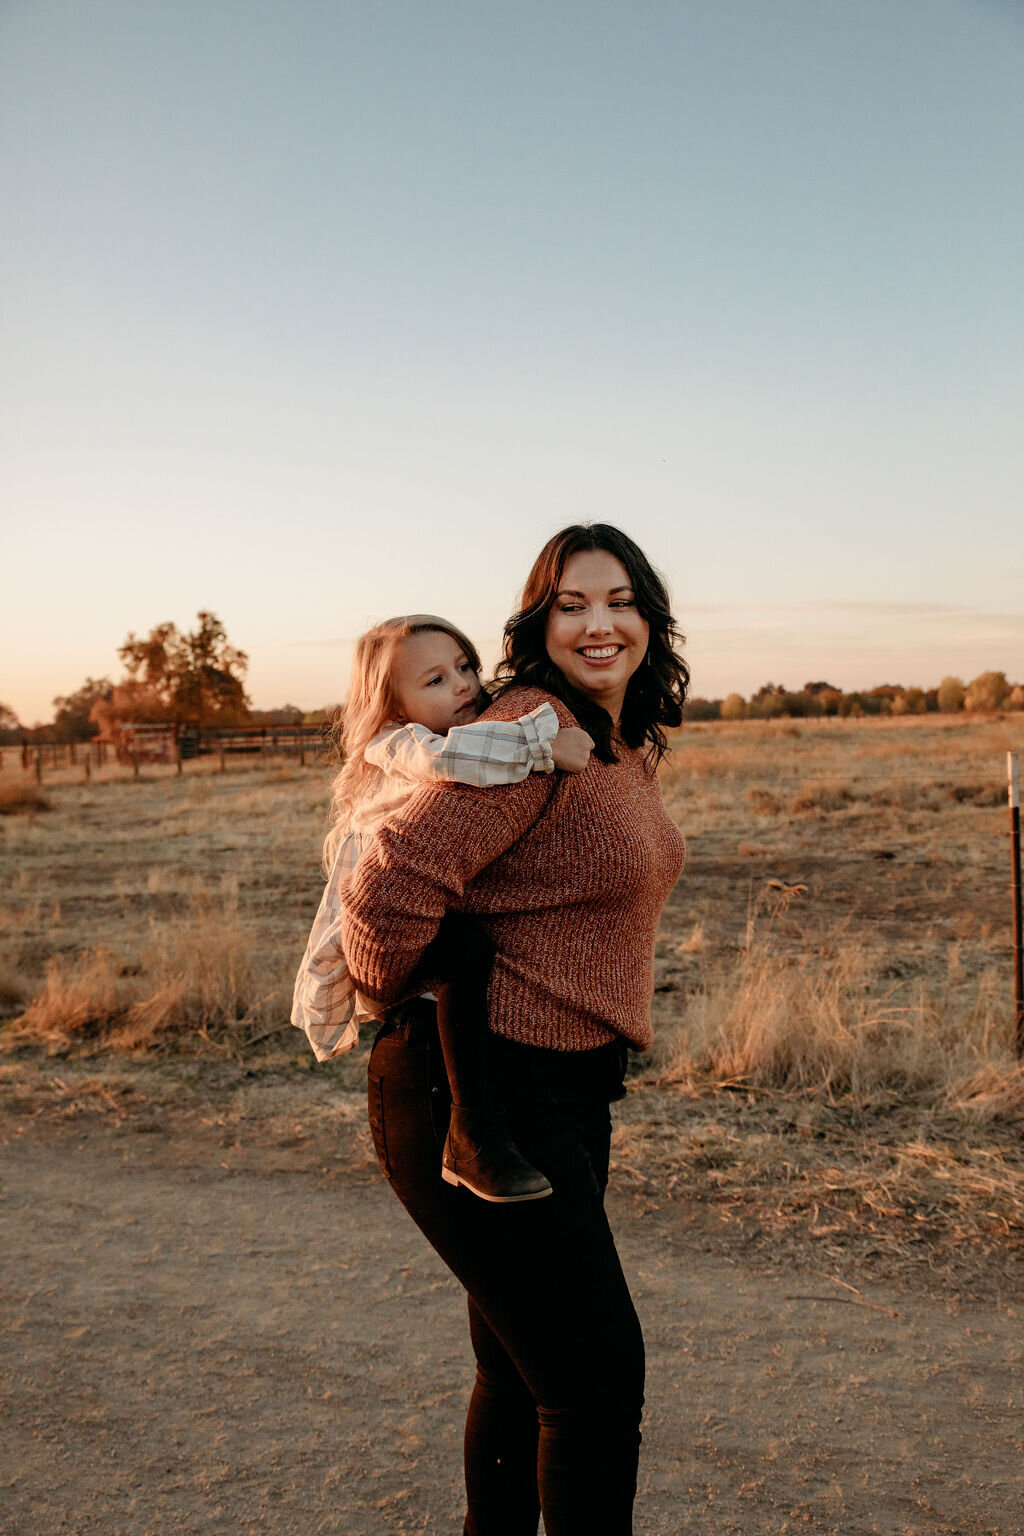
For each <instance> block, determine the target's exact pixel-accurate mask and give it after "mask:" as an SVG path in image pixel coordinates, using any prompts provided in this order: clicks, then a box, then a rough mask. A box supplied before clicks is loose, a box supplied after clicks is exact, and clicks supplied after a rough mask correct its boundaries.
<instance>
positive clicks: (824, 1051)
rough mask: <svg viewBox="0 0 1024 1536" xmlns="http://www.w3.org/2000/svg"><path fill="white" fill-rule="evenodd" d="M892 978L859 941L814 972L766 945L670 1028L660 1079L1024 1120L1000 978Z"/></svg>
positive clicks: (719, 974) (759, 944)
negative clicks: (904, 1100) (952, 981)
mask: <svg viewBox="0 0 1024 1536" xmlns="http://www.w3.org/2000/svg"><path fill="white" fill-rule="evenodd" d="M881 969H882V967H881V965H880V963H879V956H877V955H872V953H871V951H870V950H869V949H868V948H867V947H866V946H865V945H864V944H863V942H859V941H857V940H849V941H847V942H844V943H841V944H840V945H839V947H838V948H836V949H835V950H834V951H829V950H826V951H825V952H823V953H821V954H819V955H817V956H815V957H814V959H813V962H812V961H811V959H810V957H804V958H803V959H801V958H799V957H795V956H792V955H785V954H779V953H777V952H774V951H773V949H772V947H771V941H770V934H769V935H767V936H764V937H756V938H755V940H754V942H753V943H752V944H751V946H750V948H749V949H748V950H746V951H745V952H742V953H741V954H740V955H739V957H738V958H737V959H736V960H735V961H734V962H732V963H729V964H726V963H723V962H719V963H718V964H717V965H716V966H715V967H714V968H712V970H711V971H710V972H709V974H708V975H707V976H706V977H705V979H703V980H702V981H701V983H700V985H699V986H698V987H697V988H696V989H695V990H694V991H693V992H692V993H691V995H690V996H689V997H688V998H687V999H686V1000H685V1003H684V1004H683V1006H682V1007H681V1008H679V1010H678V1012H677V1014H676V1017H675V1019H674V1020H673V1021H672V1022H671V1023H670V1024H669V1025H668V1026H667V1027H664V1026H663V1027H662V1030H661V1032H660V1036H659V1038H658V1041H657V1044H656V1049H655V1055H654V1059H653V1061H652V1064H651V1075H652V1076H653V1077H654V1078H655V1079H656V1080H657V1081H659V1082H660V1083H662V1084H672V1083H678V1084H684V1085H686V1086H689V1087H693V1086H695V1085H696V1084H699V1083H707V1082H713V1083H717V1084H719V1085H729V1086H737V1085H750V1086H753V1087H770V1088H777V1089H781V1090H783V1091H785V1092H790V1093H801V1094H810V1095H812V1096H816V1097H821V1098H824V1099H825V1100H827V1101H829V1102H832V1103H835V1102H837V1101H839V1100H848V1101H849V1100H852V1101H853V1102H855V1103H857V1104H860V1105H872V1104H875V1103H878V1102H880V1101H882V1100H884V1099H885V1098H886V1097H887V1096H890V1095H894V1094H895V1095H897V1096H901V1097H908V1098H913V1099H915V1100H916V1101H917V1102H919V1103H921V1104H922V1106H931V1107H934V1108H941V1109H952V1110H962V1111H968V1112H970V1113H971V1114H973V1115H975V1116H980V1117H985V1116H991V1115H996V1114H1020V1113H1022V1112H1024V1071H1022V1069H1021V1067H1020V1065H1019V1064H1018V1062H1017V1060H1016V1055H1015V1052H1014V1048H1013V1039H1012V1030H1011V1028H1010V1027H1009V1019H1008V1014H1007V1008H1006V999H1005V996H1004V995H1003V993H1002V989H1000V988H998V986H997V978H996V977H995V976H993V975H992V974H991V973H989V974H983V975H982V976H981V977H980V978H975V979H974V980H972V981H968V982H961V983H960V984H959V985H956V986H951V985H945V986H942V985H938V984H936V983H935V982H929V981H927V980H916V981H914V982H912V983H909V984H908V983H903V982H893V981H886V980H885V979H884V978H882V977H881V976H880V971H881Z"/></svg>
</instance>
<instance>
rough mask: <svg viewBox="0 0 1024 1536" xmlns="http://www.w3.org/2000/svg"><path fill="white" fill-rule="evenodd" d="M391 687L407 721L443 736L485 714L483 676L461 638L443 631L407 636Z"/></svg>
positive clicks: (436, 630) (395, 667)
mask: <svg viewBox="0 0 1024 1536" xmlns="http://www.w3.org/2000/svg"><path fill="white" fill-rule="evenodd" d="M391 686H392V691H393V692H394V695H395V699H396V700H397V703H398V707H399V710H400V711H401V716H402V719H403V720H406V721H413V722H415V723H416V724H417V725H425V726H426V728H427V730H428V731H434V732H435V733H436V734H437V735H438V736H443V735H444V734H445V733H446V732H447V731H450V730H451V728H452V726H453V725H468V724H469V722H470V721H471V720H475V719H476V717H477V715H478V714H479V713H480V678H479V676H478V675H477V673H476V672H475V671H474V670H473V667H472V664H471V662H470V661H469V658H468V657H467V656H466V653H465V651H464V650H463V649H462V647H461V646H460V645H459V643H458V641H457V640H454V639H453V638H452V636H451V635H446V634H445V633H444V631H443V630H440V629H428V630H423V631H422V632H421V633H420V634H417V635H407V636H406V638H405V639H404V640H402V641H401V642H400V643H399V645H398V649H397V650H396V652H395V659H394V662H393V663H392V669H391Z"/></svg>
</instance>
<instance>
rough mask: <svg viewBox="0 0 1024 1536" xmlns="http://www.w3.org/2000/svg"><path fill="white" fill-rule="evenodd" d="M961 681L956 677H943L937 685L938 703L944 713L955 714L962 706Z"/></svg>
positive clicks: (962, 692) (962, 690)
mask: <svg viewBox="0 0 1024 1536" xmlns="http://www.w3.org/2000/svg"><path fill="white" fill-rule="evenodd" d="M965 692H966V690H965V688H964V685H963V683H962V682H961V680H960V679H959V678H958V677H944V678H943V679H942V682H941V683H940V684H939V686H938V690H937V693H938V705H939V709H940V710H941V711H942V713H943V714H944V715H955V714H956V713H957V711H958V710H961V709H963V707H964V693H965Z"/></svg>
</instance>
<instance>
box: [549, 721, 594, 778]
mask: <svg viewBox="0 0 1024 1536" xmlns="http://www.w3.org/2000/svg"><path fill="white" fill-rule="evenodd" d="M593 749H594V743H593V741H592V740H591V738H590V737H589V736H588V735H587V733H586V731H584V730H581V729H580V727H579V726H578V725H563V726H562V728H561V730H559V731H558V732H557V733H556V735H555V739H554V741H553V742H552V743H551V756H552V757H553V758H554V760H555V767H556V768H560V769H561V770H562V772H563V773H582V772H583V770H584V768H585V767H586V766H587V764H588V763H589V762H590V754H591V752H592V751H593Z"/></svg>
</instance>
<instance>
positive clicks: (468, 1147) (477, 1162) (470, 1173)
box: [441, 1104, 551, 1205]
mask: <svg viewBox="0 0 1024 1536" xmlns="http://www.w3.org/2000/svg"><path fill="white" fill-rule="evenodd" d="M441 1177H442V1179H444V1181H445V1183H447V1184H462V1185H463V1186H464V1187H465V1188H466V1189H468V1190H469V1191H470V1192H471V1194H474V1195H478V1196H479V1197H480V1199H481V1200H490V1201H492V1202H494V1203H495V1204H497V1205H508V1204H511V1203H512V1202H513V1201H517V1200H543V1198H544V1196H545V1195H550V1193H551V1184H550V1183H549V1181H548V1180H547V1179H546V1178H545V1177H544V1175H543V1174H542V1173H541V1171H540V1169H539V1168H535V1167H534V1166H533V1164H532V1163H528V1162H527V1161H526V1158H525V1157H524V1156H523V1155H522V1153H521V1152H520V1151H519V1149H518V1147H517V1146H516V1145H515V1143H514V1142H513V1141H512V1139H511V1137H510V1136H509V1134H508V1132H507V1131H506V1129H505V1127H504V1124H503V1123H502V1119H501V1117H500V1115H496V1114H488V1113H487V1112H486V1111H482V1110H475V1109H465V1108H460V1106H459V1105H457V1104H453V1105H452V1118H451V1123H450V1125H449V1128H448V1138H447V1140H446V1141H445V1144H444V1153H443V1155H442V1158H441Z"/></svg>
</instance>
